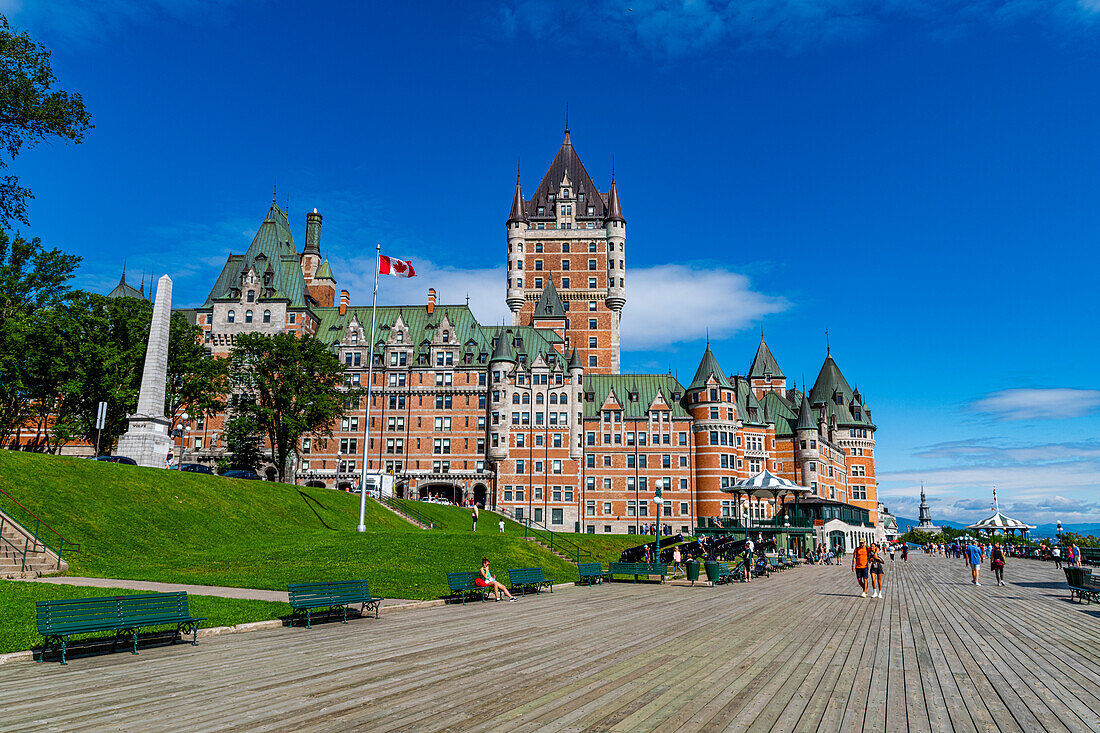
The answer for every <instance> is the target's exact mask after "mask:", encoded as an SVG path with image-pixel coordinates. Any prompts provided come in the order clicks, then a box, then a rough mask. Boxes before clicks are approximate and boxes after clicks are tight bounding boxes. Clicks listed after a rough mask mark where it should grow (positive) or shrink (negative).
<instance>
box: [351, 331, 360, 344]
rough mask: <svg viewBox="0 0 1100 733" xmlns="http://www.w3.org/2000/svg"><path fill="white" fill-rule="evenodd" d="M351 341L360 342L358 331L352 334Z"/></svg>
mask: <svg viewBox="0 0 1100 733" xmlns="http://www.w3.org/2000/svg"><path fill="white" fill-rule="evenodd" d="M351 342H352V343H353V344H357V343H359V334H358V333H355V332H352V334H351Z"/></svg>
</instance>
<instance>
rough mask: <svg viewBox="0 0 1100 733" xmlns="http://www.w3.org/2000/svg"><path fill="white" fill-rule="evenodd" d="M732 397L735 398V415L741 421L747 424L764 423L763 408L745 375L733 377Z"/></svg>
mask: <svg viewBox="0 0 1100 733" xmlns="http://www.w3.org/2000/svg"><path fill="white" fill-rule="evenodd" d="M733 388H734V399H736V400H737V415H738V417H740V418H741V422H743V423H746V424H749V425H765V424H766V423H765V421H764V408H763V406H762V405H761V404H760V400H758V399H756V393H755V392H753V391H752V388H751V387H750V386H749V380H748V379H747V378H746V377H734V378H733Z"/></svg>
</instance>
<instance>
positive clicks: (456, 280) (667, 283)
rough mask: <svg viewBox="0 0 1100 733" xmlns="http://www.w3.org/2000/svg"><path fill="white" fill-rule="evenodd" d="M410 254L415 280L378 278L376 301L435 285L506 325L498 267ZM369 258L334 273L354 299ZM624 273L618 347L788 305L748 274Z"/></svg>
mask: <svg viewBox="0 0 1100 733" xmlns="http://www.w3.org/2000/svg"><path fill="white" fill-rule="evenodd" d="M403 256H406V255H403ZM411 256H412V259H413V263H414V266H415V267H416V272H417V277H416V278H415V279H413V280H409V281H398V280H394V279H393V278H388V279H387V278H384V279H383V282H382V285H381V286H380V288H379V295H378V302H379V303H386V304H400V303H422V302H426V300H427V297H428V296H427V292H428V288H435V289H436V290H437V291H438V293H439V302H440V303H457V304H461V303H464V302H465V298H466V295H467V294H468V295H469V296H470V308H471V309H472V310H473V312H474V315H475V316H477V318H478V320H479V321H480V322H481V323H483V324H486V325H490V324H493V323H499V322H500V321H501V320H502V319H503V320H505V321H508V322H511V312H510V311H509V310H508V308H507V307H506V305H505V303H504V291H505V271H504V268H502V267H501V268H485V269H459V268H453V267H447V266H443V265H439V264H437V263H435V262H432V261H430V260H425V259H421V258H418V257H416V256H415V254H413V255H411ZM373 262H374V259H373V258H362V257H360V258H356V259H353V260H351V261H350V262H346V263H342V266H343V271H342V272H341V273H339V274H338V275H337V276H338V277H339V278H340V280H341V283H342V284H343V285H344V286H346V287H347V288H348V290H349V292H351V294H352V301H353V302H355V303H369V302H370V297H371V290H372V288H373V287H374V276H373V269H372V267H373ZM629 277H630V282H629V283H628V287H627V303H626V306H625V307H624V309H623V321H622V348H623V350H624V351H630V350H652V349H657V350H669V349H670V347H672V346H674V345H675V344H677V343H680V342H684V341H693V340H698V339H700V338H702V337H703V336H704V335H705V333H706V331H707V329H708V328H709V329H710V335H711V337H712V338H716V339H718V338H724V337H726V336H729V335H731V334H733V333H734V332H735V331H737V330H739V329H742V328H746V327H748V326H751V325H752V324H754V323H756V322H759V319H760V318H761V317H763V316H765V315H769V314H772V313H779V312H781V311H783V310H786V309H787V308H788V307H789V304H788V303H787V301H786V300H784V299H783V298H781V297H776V296H770V295H764V294H761V293H758V292H756V291H754V290H753V289H752V288H751V286H750V283H749V279H748V278H747V277H745V276H744V275H740V274H738V273H735V272H730V271H729V270H722V269H714V268H704V267H699V266H688V265H655V266H652V267H641V268H637V269H632V270H630V272H629Z"/></svg>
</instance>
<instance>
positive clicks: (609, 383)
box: [583, 374, 690, 418]
mask: <svg viewBox="0 0 1100 733" xmlns="http://www.w3.org/2000/svg"><path fill="white" fill-rule="evenodd" d="M583 384H584V392H585V393H586V396H585V397H584V416H585V417H595V416H596V415H598V414H599V411H600V408H601V407H602V406H603V403H604V401H605V400H607V395H608V394H609V393H610V392H611V390H615V396H616V397H617V398H618V400H619V404H620V405H621V406H622V408H623V417H626V418H645V417H646V416H647V414H648V411H649V406H650V405H651V404H653V400H654V399H656V397H657V394H658V393H660V394H661V395H662V396H663V397H664V400H665V402H666V403H667V404H668V409H669V411H670V412H671V413H672V416H673V417H680V418H687V417H690V415H689V414H688V412H687V410H685V409H684V408H683V407H681V406H680V397H682V396H683V393H684V387H683V385H681V384H680V383H679V382H678V381H677V380H676V377H673V376H672V375H671V374H592V375H585V377H584V382H583ZM588 393H591V394H592V400H591V401H589V399H588V397H587V394H588ZM631 394H636V395H637V400H632V399H631V398H630V396H631ZM678 395H679V396H678Z"/></svg>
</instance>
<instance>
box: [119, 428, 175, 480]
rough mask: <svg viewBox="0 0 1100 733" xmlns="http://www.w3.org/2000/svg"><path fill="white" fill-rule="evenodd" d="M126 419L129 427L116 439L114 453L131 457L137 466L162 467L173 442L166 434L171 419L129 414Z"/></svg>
mask: <svg viewBox="0 0 1100 733" xmlns="http://www.w3.org/2000/svg"><path fill="white" fill-rule="evenodd" d="M128 419H129V422H130V427H129V428H128V429H127V430H126V433H125V434H124V435H122V437H120V438H119V439H118V448H116V449H115V455H119V456H127V457H128V458H133V459H134V460H135V461H137V464H138V465H139V466H147V467H149V468H164V464H165V461H167V460H168V451H170V450H171V449H172V444H173V441H172V437H171V436H170V435H169V434H168V429H169V428H170V427H171V425H172V422H171V420H169V419H168V418H166V417H159V416H150V415H131V416H130V417H129V418H128Z"/></svg>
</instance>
